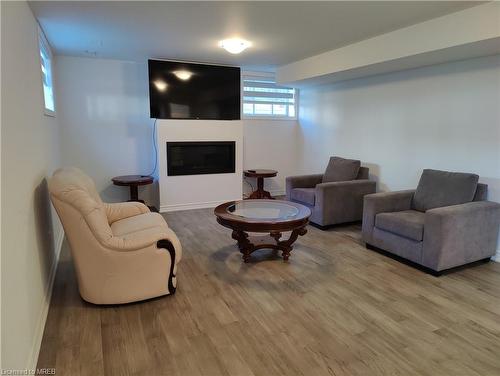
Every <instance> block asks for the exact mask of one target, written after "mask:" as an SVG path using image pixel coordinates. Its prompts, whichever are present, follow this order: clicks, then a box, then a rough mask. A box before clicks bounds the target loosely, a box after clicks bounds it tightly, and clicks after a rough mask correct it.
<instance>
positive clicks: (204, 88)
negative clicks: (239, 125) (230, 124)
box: [148, 60, 241, 120]
mask: <svg viewBox="0 0 500 376" xmlns="http://www.w3.org/2000/svg"><path fill="white" fill-rule="evenodd" d="M148 65H149V104H150V115H151V117H152V118H157V119H210V120H239V119H240V100H241V99H240V68H239V67H228V66H222V65H208V64H195V63H185V62H178V61H167V60H149V61H148Z"/></svg>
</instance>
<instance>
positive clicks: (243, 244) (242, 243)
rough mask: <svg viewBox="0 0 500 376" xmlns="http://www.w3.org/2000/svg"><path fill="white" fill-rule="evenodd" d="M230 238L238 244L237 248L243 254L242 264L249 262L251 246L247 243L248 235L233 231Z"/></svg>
mask: <svg viewBox="0 0 500 376" xmlns="http://www.w3.org/2000/svg"><path fill="white" fill-rule="evenodd" d="M231 237H232V238H233V239H234V240H236V241H237V242H238V248H239V249H240V252H241V253H242V254H243V262H249V261H250V253H252V248H253V245H252V244H251V243H250V242H249V241H248V234H247V233H246V232H244V231H237V230H233V233H232V234H231Z"/></svg>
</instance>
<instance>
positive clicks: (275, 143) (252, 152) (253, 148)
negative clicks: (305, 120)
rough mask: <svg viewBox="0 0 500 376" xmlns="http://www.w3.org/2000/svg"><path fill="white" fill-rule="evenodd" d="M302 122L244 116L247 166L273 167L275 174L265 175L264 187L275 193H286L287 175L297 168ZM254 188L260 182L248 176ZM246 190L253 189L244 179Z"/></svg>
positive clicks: (244, 161) (248, 191)
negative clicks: (300, 124) (272, 176)
mask: <svg viewBox="0 0 500 376" xmlns="http://www.w3.org/2000/svg"><path fill="white" fill-rule="evenodd" d="M298 135H299V125H298V122H297V121H295V120H260V119H259V120H249V119H245V120H243V138H244V144H245V147H244V150H243V152H244V157H243V166H244V169H258V168H264V169H272V170H276V171H278V175H277V176H276V177H274V178H266V179H264V189H266V190H267V191H269V192H271V194H272V195H284V194H285V178H286V177H287V176H290V175H294V174H296V172H297V165H298V155H297V146H298ZM245 180H246V181H248V183H250V184H251V185H252V187H253V189H255V188H256V187H257V182H256V180H255V179H252V178H245ZM243 190H244V192H245V193H246V194H248V193H250V192H251V188H250V185H249V184H247V183H245V184H244V186H243Z"/></svg>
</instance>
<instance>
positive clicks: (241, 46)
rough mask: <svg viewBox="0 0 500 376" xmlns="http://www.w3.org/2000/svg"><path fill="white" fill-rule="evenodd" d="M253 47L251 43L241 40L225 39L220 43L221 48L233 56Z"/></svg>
mask: <svg viewBox="0 0 500 376" xmlns="http://www.w3.org/2000/svg"><path fill="white" fill-rule="evenodd" d="M251 45H252V43H251V42H249V41H247V40H244V39H240V38H231V39H224V40H221V41H220V42H219V47H222V48H223V49H225V50H226V51H227V52H229V53H231V54H239V53H240V52H243V51H244V50H246V49H247V48H248V47H250V46H251Z"/></svg>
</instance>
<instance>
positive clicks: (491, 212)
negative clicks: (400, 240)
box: [422, 201, 500, 271]
mask: <svg viewBox="0 0 500 376" xmlns="http://www.w3.org/2000/svg"><path fill="white" fill-rule="evenodd" d="M499 225H500V204H498V203H496V202H491V201H476V202H468V203H466V204H461V205H452V206H445V207H442V208H435V209H431V210H428V211H426V212H425V222H424V244H423V251H422V264H423V265H424V266H427V267H429V268H431V269H433V270H436V271H440V270H444V269H449V268H453V267H454V266H458V265H464V264H467V263H469V262H473V261H477V260H481V259H484V258H487V257H490V256H493V255H494V254H495V252H496V245H497V239H498V231H499Z"/></svg>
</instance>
